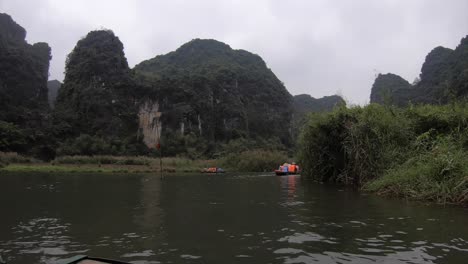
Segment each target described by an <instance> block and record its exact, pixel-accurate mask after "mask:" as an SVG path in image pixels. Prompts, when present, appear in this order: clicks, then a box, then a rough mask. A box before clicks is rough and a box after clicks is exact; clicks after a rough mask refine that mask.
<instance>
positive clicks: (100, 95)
mask: <svg viewBox="0 0 468 264" xmlns="http://www.w3.org/2000/svg"><path fill="white" fill-rule="evenodd" d="M135 91H136V88H135V83H134V81H133V79H132V76H131V74H130V69H129V67H128V63H127V59H126V58H125V54H124V52H123V44H122V42H120V40H119V38H118V37H116V36H115V35H114V33H113V32H112V31H110V30H98V31H92V32H90V33H88V34H87V36H86V37H85V38H83V39H81V40H80V41H78V43H77V45H76V46H75V48H74V49H73V51H72V52H71V53H70V55H69V56H68V59H67V62H66V75H65V80H64V83H63V85H62V87H61V88H60V90H59V95H58V97H57V103H56V107H55V111H54V117H55V118H54V119H55V123H56V124H57V126H56V128H57V130H58V131H57V133H59V134H60V136H61V137H64V138H74V137H77V136H80V135H83V134H86V135H92V136H94V137H99V138H103V139H105V141H106V142H112V143H109V144H114V143H115V142H118V144H120V142H122V141H125V140H129V138H132V137H136V133H137V131H138V116H137V114H138V107H137V105H136V97H135V96H136V95H135ZM116 144H117V143H116Z"/></svg>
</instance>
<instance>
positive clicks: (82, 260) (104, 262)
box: [57, 255, 130, 264]
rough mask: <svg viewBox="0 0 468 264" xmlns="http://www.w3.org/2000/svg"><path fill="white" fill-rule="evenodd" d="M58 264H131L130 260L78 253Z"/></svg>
mask: <svg viewBox="0 0 468 264" xmlns="http://www.w3.org/2000/svg"><path fill="white" fill-rule="evenodd" d="M57 264H130V263H129V262H122V261H118V260H112V259H105V258H93V257H88V256H85V255H78V256H75V257H72V258H68V259H64V260H62V261H59V262H57Z"/></svg>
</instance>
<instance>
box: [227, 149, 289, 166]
mask: <svg viewBox="0 0 468 264" xmlns="http://www.w3.org/2000/svg"><path fill="white" fill-rule="evenodd" d="M287 160H288V156H287V155H286V152H279V151H269V150H263V149H257V150H247V151H243V152H240V153H232V154H228V155H227V156H225V157H223V158H222V159H221V165H222V166H224V167H226V168H228V169H233V170H236V171H249V172H252V171H257V172H266V171H273V170H274V169H276V168H277V167H278V165H279V164H283V163H284V162H285V161H287Z"/></svg>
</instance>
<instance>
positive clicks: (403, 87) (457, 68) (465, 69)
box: [371, 36, 468, 106]
mask: <svg viewBox="0 0 468 264" xmlns="http://www.w3.org/2000/svg"><path fill="white" fill-rule="evenodd" d="M467 95H468V36H467V37H465V38H463V39H462V40H461V42H460V44H459V45H458V46H457V47H456V49H455V50H451V49H448V48H444V47H436V48H434V49H433V50H432V51H431V52H429V54H428V55H427V56H426V59H425V61H424V63H423V65H422V68H421V74H420V80H419V82H417V83H414V84H413V85H410V84H409V83H408V82H407V81H406V80H404V79H403V78H401V77H400V76H397V75H394V74H384V75H379V76H378V77H377V78H376V80H375V82H374V85H373V86H372V91H371V103H385V102H384V101H385V100H387V102H386V103H389V104H393V105H398V106H405V105H408V104H409V103H410V102H411V103H415V104H418V103H429V104H444V103H447V102H449V101H453V100H459V99H462V98H466V97H467Z"/></svg>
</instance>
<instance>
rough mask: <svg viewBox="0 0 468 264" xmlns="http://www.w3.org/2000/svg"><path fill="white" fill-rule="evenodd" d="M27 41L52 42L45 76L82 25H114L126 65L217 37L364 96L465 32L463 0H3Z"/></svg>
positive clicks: (293, 81)
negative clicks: (382, 78) (379, 80)
mask: <svg viewBox="0 0 468 264" xmlns="http://www.w3.org/2000/svg"><path fill="white" fill-rule="evenodd" d="M0 12H5V13H8V14H10V15H11V16H12V17H13V19H14V20H15V21H16V22H17V23H18V24H20V25H21V26H23V27H24V28H25V29H26V30H27V32H28V34H27V37H26V38H27V41H28V42H29V43H35V42H39V41H43V42H47V43H49V45H50V46H51V47H52V56H53V59H52V61H51V68H50V78H49V79H58V80H60V81H62V80H63V77H64V73H63V72H64V64H65V58H66V56H67V54H68V53H70V51H71V50H72V49H73V47H74V46H75V44H76V42H77V41H78V40H79V39H80V38H82V37H83V36H85V35H86V34H87V32H89V31H91V30H94V29H100V28H107V29H112V30H113V31H114V32H115V34H116V35H117V36H118V37H119V38H120V40H121V41H122V42H123V44H124V46H125V54H126V56H127V59H128V62H129V64H130V67H133V66H134V65H135V64H137V63H139V62H141V61H142V60H146V59H149V58H152V57H154V56H156V55H159V54H165V53H167V52H170V51H173V50H175V49H177V48H178V47H179V46H180V45H182V44H183V43H185V42H187V41H190V40H191V39H194V38H213V39H217V40H219V41H222V42H225V43H227V44H229V45H230V46H231V47H232V48H234V49H244V50H248V51H250V52H253V53H256V54H258V55H260V56H261V57H262V58H263V59H264V60H265V61H266V63H267V65H268V67H269V68H271V69H272V70H273V72H274V73H275V74H276V75H277V76H278V78H279V79H280V80H282V81H283V82H284V83H285V85H286V88H287V89H288V90H289V92H290V93H292V94H294V95H296V94H301V93H308V94H310V95H312V96H314V97H322V96H325V95H332V94H340V95H342V96H343V97H344V98H345V99H346V100H347V101H349V102H351V103H358V104H365V103H367V102H369V94H370V89H371V86H372V83H373V81H374V79H375V75H376V74H377V73H387V72H392V73H395V74H399V75H401V76H402V77H403V78H405V79H407V80H408V81H410V82H412V81H413V80H414V79H415V78H416V77H417V76H418V75H419V73H420V69H421V65H422V63H423V62H424V58H425V56H426V54H427V53H428V52H429V51H431V50H432V49H433V48H434V47H436V46H444V47H448V48H452V49H453V48H455V47H456V45H458V43H459V42H460V39H461V38H462V37H464V36H466V35H468V1H467V0H445V1H444V0H438V1H436V0H414V1H412V0H401V1H397V0H378V1H377V0H362V1H360V0H356V1H351V0H343V1H329V0H327V1H325V0H324V1H312V0H304V1H299V0H277V1H267V0H255V1H254V0H245V1H234V0H231V1H221V0H210V1H208V0H207V1H196V0H192V1H178V0H170V1H169V0H167V1H156V0H139V1H138V0H135V1H130V0H128V1H118V0H75V1H66V0H0Z"/></svg>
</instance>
